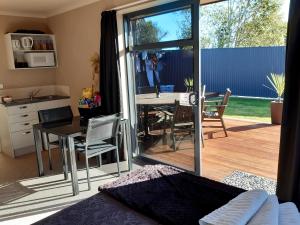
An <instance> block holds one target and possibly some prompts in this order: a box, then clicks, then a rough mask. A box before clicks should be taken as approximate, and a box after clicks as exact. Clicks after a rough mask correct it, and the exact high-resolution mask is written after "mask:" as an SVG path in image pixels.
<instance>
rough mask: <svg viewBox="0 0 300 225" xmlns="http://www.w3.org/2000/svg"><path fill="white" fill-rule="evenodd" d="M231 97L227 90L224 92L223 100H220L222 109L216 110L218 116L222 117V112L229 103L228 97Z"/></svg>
mask: <svg viewBox="0 0 300 225" xmlns="http://www.w3.org/2000/svg"><path fill="white" fill-rule="evenodd" d="M230 95H231V91H230V89H229V88H227V89H226V92H225V94H224V98H223V100H222V105H223V107H220V108H219V109H218V112H219V115H220V116H221V117H222V116H223V114H224V112H225V109H226V106H227V105H228V102H229V97H230Z"/></svg>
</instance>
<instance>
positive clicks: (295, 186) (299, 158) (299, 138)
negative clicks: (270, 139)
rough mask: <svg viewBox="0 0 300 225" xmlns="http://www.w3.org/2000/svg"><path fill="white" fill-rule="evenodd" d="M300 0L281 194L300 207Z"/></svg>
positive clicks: (294, 7) (292, 38) (291, 36)
mask: <svg viewBox="0 0 300 225" xmlns="http://www.w3.org/2000/svg"><path fill="white" fill-rule="evenodd" d="M299 60H300V1H299V0H291V2H290V15H289V24H288V36H287V50H286V73H285V79H286V84H285V94H284V105H283V122H282V127H281V142H280V153H279V166H278V186H277V195H278V197H279V198H280V199H281V200H283V201H293V202H294V203H296V204H297V206H298V208H300V62H299Z"/></svg>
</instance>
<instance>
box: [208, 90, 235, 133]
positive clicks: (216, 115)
mask: <svg viewBox="0 0 300 225" xmlns="http://www.w3.org/2000/svg"><path fill="white" fill-rule="evenodd" d="M230 95H231V91H230V89H229V88H227V90H226V93H225V94H224V97H223V99H222V100H214V101H204V102H203V111H202V123H203V122H218V121H220V122H221V125H222V126H214V128H223V130H224V133H225V136H226V137H228V134H227V131H226V126H225V122H224V119H223V115H224V112H225V109H226V107H227V105H228V101H229V97H230Z"/></svg>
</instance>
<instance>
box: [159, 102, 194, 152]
mask: <svg viewBox="0 0 300 225" xmlns="http://www.w3.org/2000/svg"><path fill="white" fill-rule="evenodd" d="M164 113H165V115H166V117H168V119H167V120H168V121H169V124H170V125H169V126H170V128H171V138H172V142H173V144H172V147H173V149H174V151H176V141H177V137H178V136H181V137H182V138H183V137H184V136H186V135H187V134H188V135H192V134H193V133H194V129H195V128H194V114H193V107H192V106H191V105H180V103H179V101H175V111H174V113H171V112H169V111H164ZM180 140H181V139H180Z"/></svg>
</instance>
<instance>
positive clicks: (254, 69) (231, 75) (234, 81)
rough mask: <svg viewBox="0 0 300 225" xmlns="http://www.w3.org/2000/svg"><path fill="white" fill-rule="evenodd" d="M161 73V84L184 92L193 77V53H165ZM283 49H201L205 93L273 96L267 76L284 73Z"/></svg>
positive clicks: (178, 51)
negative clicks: (188, 78)
mask: <svg viewBox="0 0 300 225" xmlns="http://www.w3.org/2000/svg"><path fill="white" fill-rule="evenodd" d="M162 62H163V65H164V67H163V70H162V71H161V73H160V77H161V82H162V83H163V84H173V85H175V91H185V86H184V79H185V78H187V77H190V76H192V74H193V53H192V51H189V50H176V51H174V50H173V51H166V52H165V56H164V57H163V58H162ZM284 68H285V47H257V48H223V49H202V50H201V76H202V83H203V84H206V88H207V90H208V91H218V92H220V93H222V92H224V91H225V89H226V88H230V89H231V90H232V92H233V94H234V95H241V96H255V97H276V94H275V93H274V92H272V91H271V90H269V89H267V88H266V87H264V86H263V85H264V84H268V82H267V79H266V76H267V75H269V74H270V73H284Z"/></svg>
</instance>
